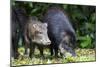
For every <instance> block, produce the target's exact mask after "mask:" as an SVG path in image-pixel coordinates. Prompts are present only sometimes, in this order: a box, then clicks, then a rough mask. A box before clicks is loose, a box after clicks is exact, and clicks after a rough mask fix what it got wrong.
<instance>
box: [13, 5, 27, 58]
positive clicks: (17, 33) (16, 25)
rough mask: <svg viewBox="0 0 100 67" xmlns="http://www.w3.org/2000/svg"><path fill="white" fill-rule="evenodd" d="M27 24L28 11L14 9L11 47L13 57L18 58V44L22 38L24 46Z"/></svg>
mask: <svg viewBox="0 0 100 67" xmlns="http://www.w3.org/2000/svg"><path fill="white" fill-rule="evenodd" d="M26 22H27V16H26V11H25V10H24V8H19V7H14V6H13V7H12V10H11V47H12V56H13V57H14V58H17V57H18V55H19V53H18V42H19V39H20V38H22V43H23V44H24V35H23V30H24V26H25V24H26Z"/></svg>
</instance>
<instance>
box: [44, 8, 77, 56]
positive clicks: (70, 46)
mask: <svg viewBox="0 0 100 67" xmlns="http://www.w3.org/2000/svg"><path fill="white" fill-rule="evenodd" d="M43 22H46V23H47V24H48V36H49V38H50V40H51V45H50V47H51V55H53V54H54V53H55V56H58V50H60V53H61V55H65V51H68V52H70V53H71V54H72V56H75V55H76V53H75V51H74V48H75V46H76V45H75V44H76V36H75V31H74V29H73V27H72V25H71V22H70V21H69V19H68V16H67V14H65V12H64V11H63V10H62V9H60V8H58V7H51V8H49V9H48V10H47V12H46V13H45V16H44V18H43Z"/></svg>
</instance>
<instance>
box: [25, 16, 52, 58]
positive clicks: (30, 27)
mask: <svg viewBox="0 0 100 67" xmlns="http://www.w3.org/2000/svg"><path fill="white" fill-rule="evenodd" d="M47 26H48V25H47V23H42V22H40V21H38V20H37V19H36V17H34V16H33V17H30V18H29V20H28V22H27V24H26V26H25V30H24V37H25V43H26V44H25V45H26V48H25V54H27V53H28V51H27V49H28V48H30V52H29V57H30V58H32V54H33V53H34V49H35V46H37V47H38V48H39V50H40V54H41V56H43V48H44V46H47V45H50V44H51V41H50V40H49V38H48V35H47Z"/></svg>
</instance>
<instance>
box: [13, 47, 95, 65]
mask: <svg viewBox="0 0 100 67" xmlns="http://www.w3.org/2000/svg"><path fill="white" fill-rule="evenodd" d="M18 51H19V53H20V54H21V55H20V56H19V57H18V59H13V58H11V66H20V65H37V64H59V63H60V64H61V63H64V64H65V63H77V62H94V61H96V53H95V52H96V51H95V49H79V48H78V49H76V50H75V52H76V54H77V56H75V57H72V56H71V55H70V53H68V52H67V57H66V58H55V57H52V56H50V52H49V49H45V50H44V58H41V56H40V53H39V50H38V49H35V53H34V55H33V56H34V57H33V58H32V59H31V58H29V57H25V56H24V55H23V53H24V48H22V47H21V48H19V49H18Z"/></svg>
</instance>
